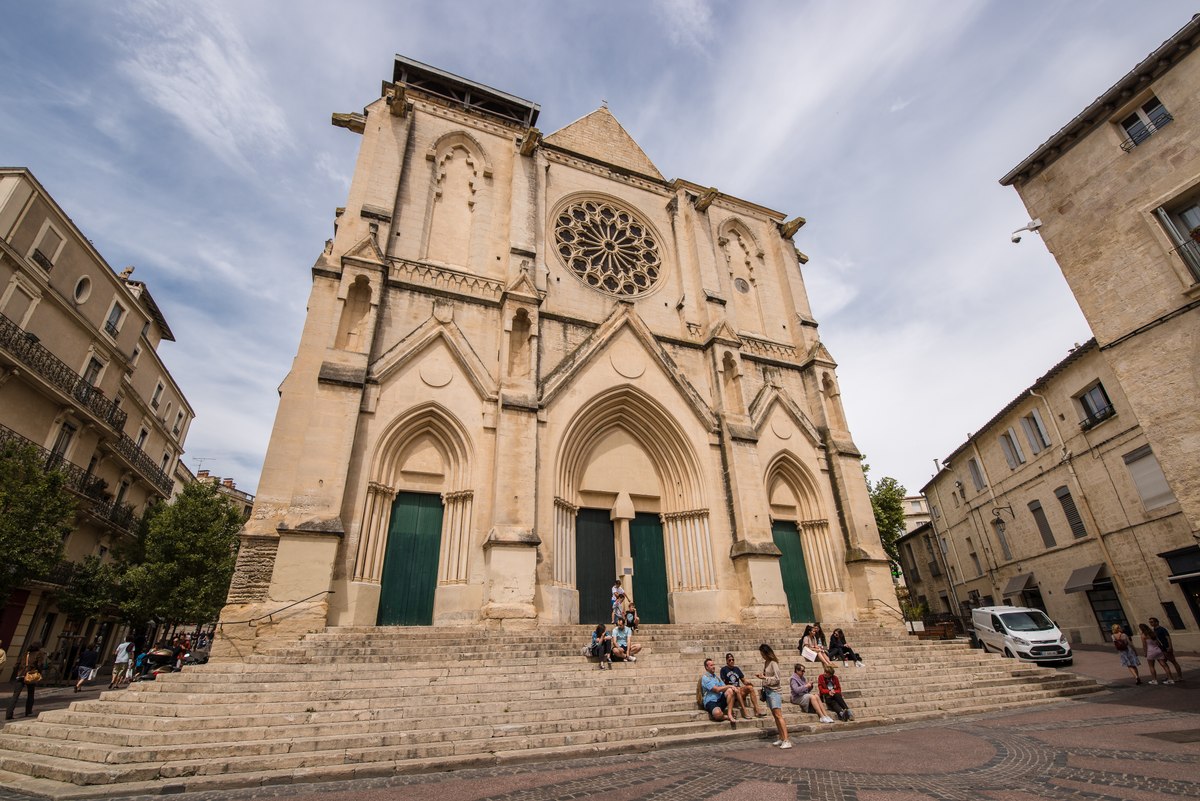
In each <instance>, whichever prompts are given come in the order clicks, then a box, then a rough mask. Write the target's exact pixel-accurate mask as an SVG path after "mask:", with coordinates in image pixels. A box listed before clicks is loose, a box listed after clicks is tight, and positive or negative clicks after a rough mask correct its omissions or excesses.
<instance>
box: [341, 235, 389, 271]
mask: <svg viewBox="0 0 1200 801" xmlns="http://www.w3.org/2000/svg"><path fill="white" fill-rule="evenodd" d="M342 259H343V261H344V260H345V259H356V260H358V261H365V262H370V263H371V264H379V265H382V264H383V251H381V250H380V249H379V245H377V244H376V243H375V237H373V236H370V235H368V236H364V237H363V238H362V240H360V241H359V243H358V244H356V245H355V246H354V247H352V248H350V249H349V250H347V251H346V252H345V253H343V254H342Z"/></svg>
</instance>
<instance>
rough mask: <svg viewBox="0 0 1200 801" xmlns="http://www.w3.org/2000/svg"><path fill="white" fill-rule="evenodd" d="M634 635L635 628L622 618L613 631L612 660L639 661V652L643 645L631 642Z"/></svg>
mask: <svg viewBox="0 0 1200 801" xmlns="http://www.w3.org/2000/svg"><path fill="white" fill-rule="evenodd" d="M632 637H633V629H631V628H629V627H628V626H627V625H625V621H624V620H623V619H622V620H621V622H620V623H618V624H617V626H616V628H614V629H613V632H612V660H613V661H614V662H624V661H625V660H629V661H630V662H636V661H637V654H638V651H641V650H642V646H640V645H637V644H634V643H630V638H632Z"/></svg>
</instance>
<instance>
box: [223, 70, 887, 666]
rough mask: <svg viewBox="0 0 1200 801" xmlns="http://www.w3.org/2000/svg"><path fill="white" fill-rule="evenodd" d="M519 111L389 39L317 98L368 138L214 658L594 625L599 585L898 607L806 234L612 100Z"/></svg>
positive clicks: (811, 613) (663, 608) (714, 608)
mask: <svg viewBox="0 0 1200 801" xmlns="http://www.w3.org/2000/svg"><path fill="white" fill-rule="evenodd" d="M537 116H538V106H537V105H536V104H534V103H531V102H528V101H525V100H521V99H520V98H517V97H514V96H512V95H509V94H506V93H504V92H501V91H498V90H495V89H492V88H489V87H487V86H484V85H481V84H478V83H474V82H472V81H468V80H465V79H462V78H459V77H456V76H453V75H450V74H447V73H445V72H442V71H440V70H437V69H434V68H432V67H428V66H426V65H423V64H420V63H418V62H415V61H412V60H410V59H406V58H403V57H399V56H397V57H396V61H395V70H394V74H393V79H392V81H391V82H386V83H384V85H383V92H382V97H380V98H379V99H377V100H375V101H374V102H372V103H371V104H370V105H369V106H368V107H367V108H366V109H365V110H364V112H363V113H362V114H338V115H334V124H336V125H340V126H342V127H345V128H347V129H349V130H351V131H353V132H355V133H357V134H359V135H361V136H362V146H361V149H360V151H359V156H358V163H357V166H356V167H355V173H354V180H353V182H352V185H351V188H350V196H349V198H348V200H347V203H346V207H345V209H343V210H341V211H339V214H338V219H337V224H336V235H335V236H334V238H333V239H332V240H331V241H330V242H328V243H326V247H325V251H324V253H322V255H321V256H320V258H318V259H317V262H316V264H315V265H314V267H313V269H312V292H311V295H310V298H309V303H308V316H307V319H306V322H305V326H304V332H303V335H302V338H301V342H300V346H299V350H298V353H297V355H296V358H295V361H294V363H293V365H292V369H291V372H290V373H289V374H288V376H287V379H286V380H285V381H284V383H283V386H282V390H281V397H280V404H279V411H278V416H277V418H276V421H275V427H274V430H273V432H272V435H271V442H270V446H269V449H268V451H267V457H266V463H265V465H264V467H263V474H262V480H261V482H260V485H259V492H258V496H257V499H256V502H255V506H254V512H253V515H252V517H251V519H250V521H249V522H248V523H247V525H246V527H245V530H244V531H243V533H242V549H241V552H240V555H239V559H238V567H237V572H236V575H235V577H234V582H233V587H232V589H231V591H230V595H229V603H228V606H227V607H226V608H225V611H224V612H223V615H222V620H223V621H224V624H225V625H224V632H225V635H226V641H227V643H228V644H229V645H230V646H232V648H233V650H234V651H235V652H237V653H246V652H248V651H249V650H251V649H252V648H253V647H254V645H255V643H256V641H258V642H261V641H264V640H267V639H274V638H279V637H286V636H292V635H294V634H296V633H298V632H302V631H310V630H313V629H317V628H320V627H323V626H326V625H359V626H361V625H368V626H372V625H397V624H409V625H412V624H417V625H420V624H439V625H440V624H462V625H487V624H500V623H503V624H504V625H509V626H513V625H536V624H538V623H569V622H581V623H590V624H594V623H596V622H599V621H601V620H606V619H607V617H608V605H609V587H610V585H611V584H612V581H613V577H614V576H621V577H622V580H623V582H624V584H625V587H626V589H627V591H628V592H629V593H630V594H631V595H632V596H633V598H634V600H635V601H636V602H637V604H638V607H639V610H640V614H641V617H642V620H643V621H644V622H664V623H665V622H682V623H687V622H714V623H717V622H736V621H761V622H779V623H786V622H787V621H788V620H789V619H790V620H793V621H804V620H810V619H812V618H813V617H817V618H824V619H829V620H836V621H850V620H855V619H862V618H864V617H870V616H871V615H872V613H873V609H872V604H873V603H874V599H891V601H889V602H893V603H894V598H895V594H894V591H893V589H892V582H891V577H890V573H889V570H888V564H887V561H886V558H885V556H884V552H883V549H882V546H881V545H880V541H879V535H878V532H877V530H876V528H875V523H874V518H873V516H872V513H871V506H870V502H869V499H868V496H867V490H866V486H865V482H864V481H863V475H862V470H861V468H860V464H859V453H858V451H857V449H856V448H855V446H854V444H853V442H852V441H851V438H850V434H849V432H848V431H847V429H846V421H845V417H844V415H843V412H842V407H841V401H840V397H839V391H838V381H837V375H836V369H835V368H836V365H835V364H834V362H833V360H832V358H831V357H830V355H829V352H828V351H827V350H826V349H825V347H824V345H822V343H821V341H820V339H819V337H818V335H817V324H816V322H815V321H814V320H813V317H812V313H811V311H810V309H809V304H808V298H807V296H806V294H805V289H804V281H803V278H802V276H801V273H800V262H801V261H803V260H804V257H803V256H801V255H800V254H798V252H797V250H796V249H795V247H794V246H793V245H792V243H791V237H792V236H793V235H794V234H795V233H796V231H797V229H798V228H799V227H800V225H802V224H803V220H802V219H800V218H796V219H795V220H792V221H785V219H784V215H782V214H780V213H779V212H775V211H772V210H770V209H767V208H764V207H762V206H759V205H757V204H754V203H751V202H748V201H745V200H741V199H739V198H735V197H731V196H729V195H726V194H723V193H721V192H719V191H717V190H716V189H711V188H705V187H703V186H700V185H697V184H693V183H691V182H689V181H685V180H681V179H677V180H673V181H668V180H666V179H664V178H663V176H662V175H661V174H660V173H659V171H658V170H657V169H656V168H655V166H654V164H653V163H651V161H650V159H649V158H647V156H646V154H645V153H643V152H642V150H641V148H640V147H638V145H637V143H636V142H634V141H633V139H632V138H631V137H630V136H629V134H628V133H627V132H626V131H625V129H624V128H622V127H621V125H620V123H618V122H617V120H616V118H614V117H613V115H612V114H611V113H609V111H608V109H607V108H600V109H597V110H595V111H593V112H592V113H590V114H588V115H587V116H585V117H583V118H581V119H579V120H577V121H576V122H574V123H571V124H570V125H568V126H567V127H565V128H563V129H561V130H559V131H557V132H555V133H553V134H551V135H549V136H546V137H544V138H543V136H542V135H541V133H540V132H539V131H538V129H537V128H536V127H534V126H535V124H536V121H537ZM284 606H288V608H287V609H286V610H284V611H281V612H280V611H277V610H280V608H281V607H284ZM268 613H274V614H271V616H270V617H269V618H263V619H261V620H256V621H255V624H254V625H250V624H246V623H236V622H235V621H245V620H249V619H251V618H260V617H262V616H264V615H267V614H268Z"/></svg>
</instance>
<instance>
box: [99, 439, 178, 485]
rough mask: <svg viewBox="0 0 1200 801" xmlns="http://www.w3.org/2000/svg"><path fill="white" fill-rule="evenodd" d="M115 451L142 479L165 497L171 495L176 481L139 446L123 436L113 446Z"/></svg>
mask: <svg viewBox="0 0 1200 801" xmlns="http://www.w3.org/2000/svg"><path fill="white" fill-rule="evenodd" d="M113 450H114V451H116V452H117V453H118V454H120V455H121V457H122V458H123V459H125V461H127V462H129V464H131V465H133V469H134V470H137V471H138V472H139V473H141V474H142V478H144V479H146V480H147V481H149V482H150V483H151V484H153V485H154V486H155V487H157V488H158V489H159V490H160V491H161V492H162V494H163V496H164V497H165V496H167V495H170V494H171V489H172V488H173V487H174V486H175V481H174V480H173V479H172V478H171V477H170V476H168V475H167V474H166V473H164V472H163V471H162V468H160V467H159V466H158V465H156V464H155V463H154V461H153V460H152V459H151V458H150V457H149V456H147V455H146V453H145V451H143V450H142V449H141V448H139V447H138V446H137V443H136V442H134V441H133V440H131V439H130V438H129V437H128V436H126V435H125V434H121V438H120V439H118V440H117V441H116V442H115V443H114V444H113Z"/></svg>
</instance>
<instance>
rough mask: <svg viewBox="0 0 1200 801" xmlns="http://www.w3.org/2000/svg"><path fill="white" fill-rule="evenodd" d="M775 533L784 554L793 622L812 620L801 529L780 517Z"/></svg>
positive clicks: (782, 565) (781, 569)
mask: <svg viewBox="0 0 1200 801" xmlns="http://www.w3.org/2000/svg"><path fill="white" fill-rule="evenodd" d="M771 534H772V536H774V538H775V545H777V546H778V547H779V550H780V552H781V553H782V554H783V555H782V556H780V557H779V572H780V573H781V574H782V576H783V591H784V592H785V593H786V594H787V599H788V613H789V614H790V615H791V616H792V622H793V623H808V622H810V621H812V619H813V605H812V594H811V593H810V592H809V589H808V569H807V568H806V567H805V566H804V549H803V548H802V547H801V546H800V531H799V530H798V529H797V528H796V524H795V523H792V522H789V521H786V520H777V521H776V522H775V523H773V524H772V525H771Z"/></svg>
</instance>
